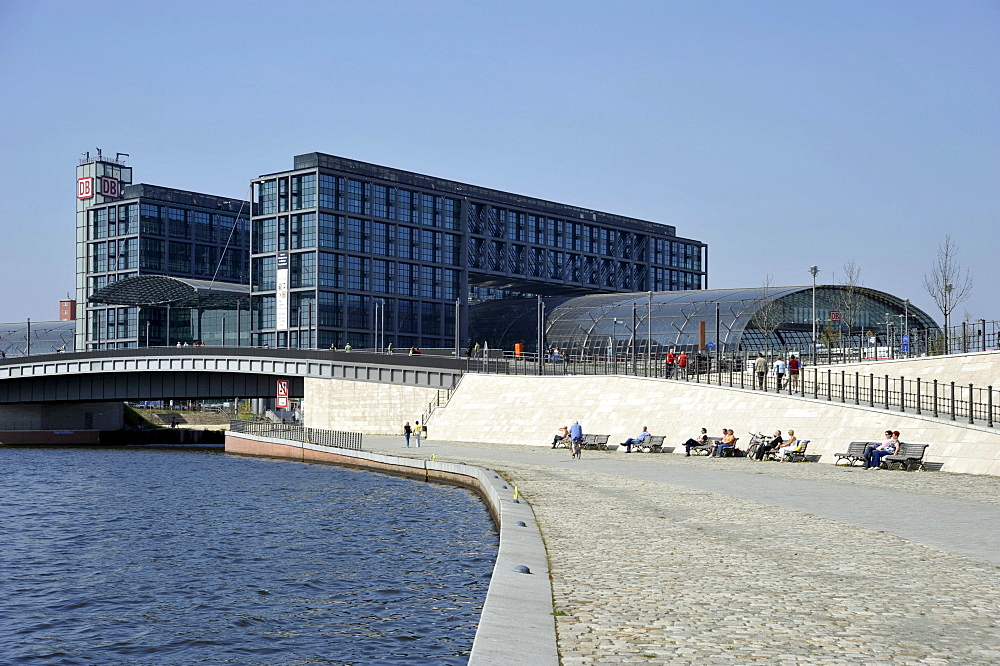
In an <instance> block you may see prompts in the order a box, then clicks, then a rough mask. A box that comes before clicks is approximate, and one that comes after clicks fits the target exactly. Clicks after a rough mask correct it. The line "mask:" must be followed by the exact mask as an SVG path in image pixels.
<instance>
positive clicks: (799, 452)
mask: <svg viewBox="0 0 1000 666" xmlns="http://www.w3.org/2000/svg"><path fill="white" fill-rule="evenodd" d="M809 442H810V440H808V439H800V440H799V441H798V444H796V445H795V450H794V451H789V452H788V455H786V456H785V458H784V460H785V462H808V460H809V457H808V456H807V455H806V449H808V448H809ZM781 446H787V445H785V444H782V445H781ZM781 446H779V447H777V448H774V449H771V450H770V451H768V452H767V453H765V454H764V460H781V459H780V458H778V454H779V453H780V449H781ZM862 453H864V451H862Z"/></svg>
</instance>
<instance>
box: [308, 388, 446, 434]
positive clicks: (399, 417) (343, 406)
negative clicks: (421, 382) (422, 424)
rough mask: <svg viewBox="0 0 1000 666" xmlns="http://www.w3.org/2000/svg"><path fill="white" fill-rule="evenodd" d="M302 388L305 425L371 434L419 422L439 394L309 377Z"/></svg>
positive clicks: (388, 432) (399, 430)
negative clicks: (407, 423) (303, 390)
mask: <svg viewBox="0 0 1000 666" xmlns="http://www.w3.org/2000/svg"><path fill="white" fill-rule="evenodd" d="M304 389H305V409H304V414H303V416H304V423H305V425H306V426H308V427H310V428H325V429H329V430H346V431H349V432H364V433H368V434H372V435H396V434H401V433H402V432H403V424H404V423H406V422H407V421H409V422H410V424H411V425H412V424H413V423H414V422H416V421H422V420H423V417H422V414H423V413H424V411H426V409H427V405H428V404H429V403H431V402H433V401H435V400H436V398H437V393H438V392H437V389H429V388H418V387H414V386H398V385H395V384H379V383H377V382H354V381H347V380H343V379H311V378H306V380H305V385H304ZM431 434H432V435H433V433H431Z"/></svg>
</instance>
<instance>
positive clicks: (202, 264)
mask: <svg viewBox="0 0 1000 666" xmlns="http://www.w3.org/2000/svg"><path fill="white" fill-rule="evenodd" d="M216 263H218V248H216V247H215V246H214V245H195V246H194V272H195V274H196V275H204V276H207V277H212V275H214V274H215V265H216Z"/></svg>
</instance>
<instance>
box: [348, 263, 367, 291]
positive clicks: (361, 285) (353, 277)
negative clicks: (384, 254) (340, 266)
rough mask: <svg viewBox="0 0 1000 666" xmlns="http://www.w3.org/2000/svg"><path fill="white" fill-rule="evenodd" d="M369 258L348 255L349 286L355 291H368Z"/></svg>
mask: <svg viewBox="0 0 1000 666" xmlns="http://www.w3.org/2000/svg"><path fill="white" fill-rule="evenodd" d="M369 262H370V260H369V259H366V258H363V257H347V288H348V289H352V290H354V291H368V272H369Z"/></svg>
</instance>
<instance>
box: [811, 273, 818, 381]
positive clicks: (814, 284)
mask: <svg viewBox="0 0 1000 666" xmlns="http://www.w3.org/2000/svg"><path fill="white" fill-rule="evenodd" d="M809 272H810V273H812V276H813V293H812V296H813V309H812V320H813V322H812V323H813V327H812V328H813V337H812V364H813V365H816V274H817V273H819V266H810V267H809Z"/></svg>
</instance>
